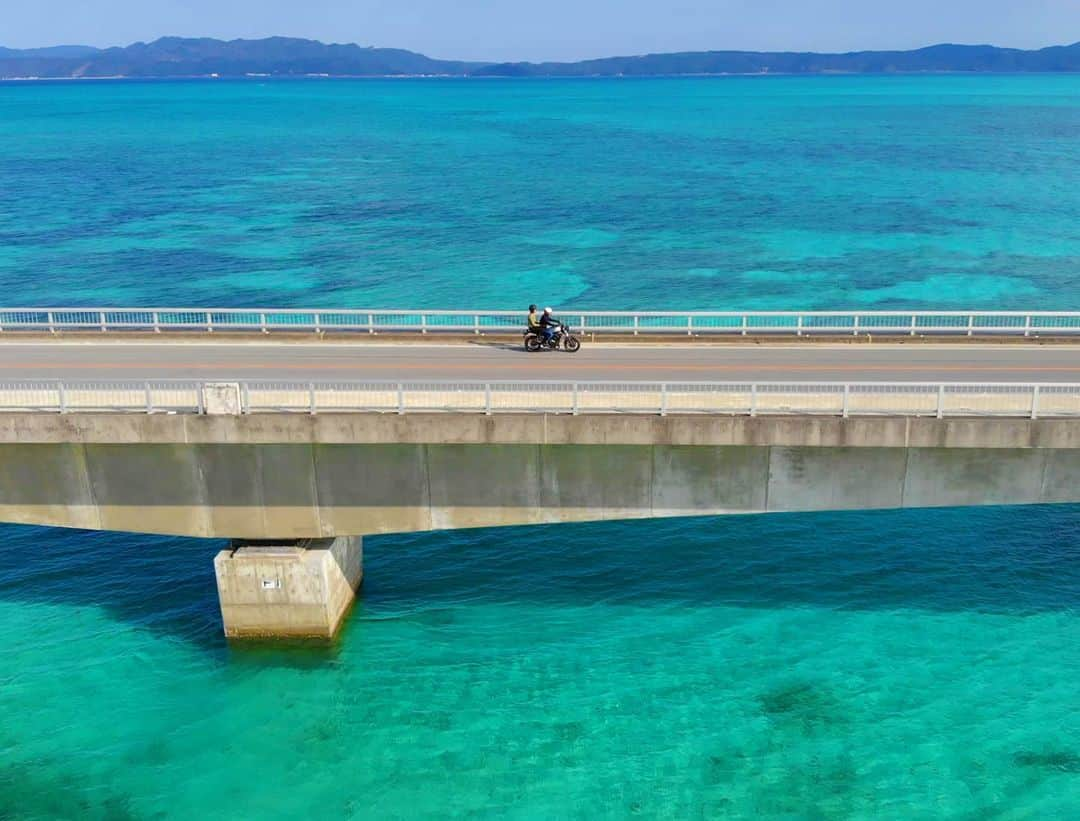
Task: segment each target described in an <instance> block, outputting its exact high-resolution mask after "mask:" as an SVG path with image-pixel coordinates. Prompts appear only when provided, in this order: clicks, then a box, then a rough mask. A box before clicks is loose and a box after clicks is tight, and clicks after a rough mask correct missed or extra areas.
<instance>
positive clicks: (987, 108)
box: [0, 75, 1080, 310]
mask: <svg viewBox="0 0 1080 821" xmlns="http://www.w3.org/2000/svg"><path fill="white" fill-rule="evenodd" d="M1078 142H1080V76H1077V75H1072V76H1070V75H1060V76H1056V75H1055V76H1050V75H1048V76H1031V75H1024V76H1000V77H987V76H973V77H962V76H949V77H885V78H881V77H828V78H810V77H787V78H713V79H700V78H699V79H654V80H580V79H578V80H565V81H541V80H521V81H514V80H492V81H476V80H471V81H465V80H462V81H456V80H428V81H423V80H367V81H324V82H322V81H292V82H288V81H278V82H256V81H247V82H205V81H203V82H186V83H184V82H168V83H161V82H150V83H131V82H114V83H107V82H103V83H61V84H41V83H8V84H0V288H2V289H3V292H4V293H5V295H6V296H5V301H8V300H13V301H15V302H19V303H21V304H24V305H25V304H29V303H50V304H55V303H57V302H64V303H68V304H74V303H77V304H107V305H119V304H124V305H151V304H157V305H160V304H163V303H168V304H169V305H196V306H203V305H211V304H212V305H220V306H250V305H256V304H258V305H267V306H271V307H273V306H286V305H296V306H311V307H322V306H331V307H339V308H340V307H350V308H367V307H379V308H389V307H413V306H415V307H426V308H444V307H466V308H470V307H476V308H484V309H496V308H513V307H517V306H519V305H523V304H528V303H529V302H530V301H532V302H541V303H546V304H551V305H556V306H559V307H560V308H571V307H572V308H581V309H586V308H590V309H647V308H671V309H681V310H689V309H694V308H697V309H714V310H721V309H803V310H809V309H814V308H822V309H840V308H864V309H868V308H875V307H876V308H980V309H995V308H1002V309H1007V308H1018V309H1029V310H1030V309H1032V308H1038V307H1047V306H1049V307H1052V308H1056V309H1066V308H1069V309H1080V227H1078V226H1080V185H1077V180H1078V179H1080V152H1078V151H1077V149H1076V145H1077V143H1078Z"/></svg>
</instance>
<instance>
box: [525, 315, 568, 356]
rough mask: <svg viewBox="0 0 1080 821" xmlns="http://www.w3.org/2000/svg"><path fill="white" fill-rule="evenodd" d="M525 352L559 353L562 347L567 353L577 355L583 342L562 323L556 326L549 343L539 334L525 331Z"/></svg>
mask: <svg viewBox="0 0 1080 821" xmlns="http://www.w3.org/2000/svg"><path fill="white" fill-rule="evenodd" d="M524 336H525V350H527V351H529V353H536V352H537V351H541V350H551V351H557V350H558V349H559V348H560V347H561V348H562V349H563V350H564V351H566V352H567V353H577V352H578V350H579V349H580V348H581V340H580V339H578V338H577V337H576V336H574V334H573V332H571V330H570V328H568V327H567V326H566V325H564V324H562V323H561V322H560V323H558V324H557V325H556V326H555V332H554V333H552V335H551V339H549V340H548V341H547V342H545V341H544V340H543V338H542V337H541V336H540V334H539V333H537V332H536V331H533V330H531V329H528V328H526V329H525V334H524Z"/></svg>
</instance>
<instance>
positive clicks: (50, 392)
mask: <svg viewBox="0 0 1080 821" xmlns="http://www.w3.org/2000/svg"><path fill="white" fill-rule="evenodd" d="M222 396H225V397H226V399H227V400H228V401H227V402H226V405H227V407H228V408H230V409H231V410H225V411H222V410H220V409H218V410H215V405H214V403H215V402H220V401H221V397H222ZM236 411H239V412H240V413H244V414H253V413H310V414H317V413H343V412H351V413H394V414H405V413H416V412H453V413H477V414H496V413H563V414H596V413H624V414H653V415H661V416H663V415H667V414H713V415H729V416H757V415H770V414H773V415H775V414H784V415H789V414H795V415H810V414H816V415H826V416H844V417H847V416H875V415H878V416H880V415H890V416H896V415H900V416H930V417H935V416H936V417H938V418H942V417H956V416H1005V417H1026V418H1037V417H1070V416H1076V417H1080V384H1068V383H1041V384H1015V383H986V384H982V383H929V382H895V383H890V382H870V383H860V382H852V383H842V382H648V383H646V382H510V381H498V382H328V381H321V382H273V381H247V382H226V383H220V382H215V383H208V382H200V381H138V382H135V381H128V382H81V381H79V382H76V381H70V382H58V381H45V380H38V381H26V382H0V412H50V413H79V412H128V413H184V414H202V413H207V412H211V413H213V412H236Z"/></svg>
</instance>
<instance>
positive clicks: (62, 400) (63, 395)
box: [56, 382, 67, 413]
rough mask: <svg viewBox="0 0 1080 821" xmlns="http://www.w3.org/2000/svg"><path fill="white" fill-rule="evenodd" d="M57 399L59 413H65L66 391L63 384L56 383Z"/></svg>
mask: <svg viewBox="0 0 1080 821" xmlns="http://www.w3.org/2000/svg"><path fill="white" fill-rule="evenodd" d="M56 390H57V394H58V397H57V398H58V399H59V400H60V413H67V389H66V388H65V387H64V383H63V382H58V383H57V385H56Z"/></svg>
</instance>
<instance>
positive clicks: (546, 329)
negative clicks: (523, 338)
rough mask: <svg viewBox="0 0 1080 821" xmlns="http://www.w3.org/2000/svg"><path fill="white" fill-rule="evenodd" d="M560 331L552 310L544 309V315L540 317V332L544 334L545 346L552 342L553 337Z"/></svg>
mask: <svg viewBox="0 0 1080 821" xmlns="http://www.w3.org/2000/svg"><path fill="white" fill-rule="evenodd" d="M558 329H559V321H558V320H557V319H555V317H554V316H553V315H552V313H551V308H544V315H543V316H542V317H540V330H541V332H542V337H541V339H542V341H543V343H544V344H545V345H547V344H549V343H550V342H551V337H553V336H555V331H557V330H558Z"/></svg>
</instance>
